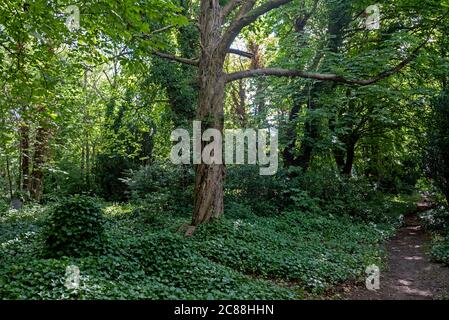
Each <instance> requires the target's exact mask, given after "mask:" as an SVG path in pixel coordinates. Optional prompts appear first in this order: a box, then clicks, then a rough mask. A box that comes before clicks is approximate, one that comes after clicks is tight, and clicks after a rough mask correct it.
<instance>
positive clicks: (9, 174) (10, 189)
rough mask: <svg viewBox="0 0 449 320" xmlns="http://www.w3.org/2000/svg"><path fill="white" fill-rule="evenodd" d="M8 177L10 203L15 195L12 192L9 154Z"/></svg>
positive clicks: (7, 160) (7, 157) (7, 161)
mask: <svg viewBox="0 0 449 320" xmlns="http://www.w3.org/2000/svg"><path fill="white" fill-rule="evenodd" d="M6 176H7V178H8V186H9V198H10V201H12V199H13V197H14V194H13V191H12V179H11V166H10V164H9V155H8V154H6Z"/></svg>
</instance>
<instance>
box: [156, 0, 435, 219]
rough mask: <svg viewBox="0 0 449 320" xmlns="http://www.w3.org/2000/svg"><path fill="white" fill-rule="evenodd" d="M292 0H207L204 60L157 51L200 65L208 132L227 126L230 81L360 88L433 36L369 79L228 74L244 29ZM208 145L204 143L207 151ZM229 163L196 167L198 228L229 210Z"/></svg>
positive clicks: (200, 115)
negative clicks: (284, 80) (282, 80)
mask: <svg viewBox="0 0 449 320" xmlns="http://www.w3.org/2000/svg"><path fill="white" fill-rule="evenodd" d="M290 2H292V0H270V1H265V2H262V3H260V4H259V2H258V1H256V0H230V1H228V2H227V3H226V4H223V5H221V4H220V1H219V0H201V1H200V9H199V16H198V28H199V30H200V35H199V38H200V39H199V41H200V48H201V50H200V54H199V58H198V59H187V58H183V57H177V56H174V55H170V54H165V53H161V52H154V54H156V55H158V56H160V57H163V58H167V59H171V60H174V61H177V62H180V63H184V64H189V65H194V66H197V67H198V83H199V84H198V87H199V101H198V107H197V110H196V117H197V120H200V121H202V126H203V128H202V129H203V130H204V129H208V128H213V129H217V130H219V131H220V132H222V131H223V128H224V96H225V86H226V84H227V83H229V82H231V81H235V80H239V79H245V78H250V77H256V76H278V77H300V78H306V79H315V80H319V81H332V82H337V83H343V84H347V85H354V86H366V85H370V84H374V83H376V82H378V81H380V80H382V79H385V78H387V77H389V76H391V75H393V74H395V73H397V72H399V71H400V70H402V69H403V68H404V67H405V66H406V65H407V64H409V63H410V62H411V61H412V60H413V59H414V58H415V57H416V55H417V53H418V51H419V50H420V49H421V48H422V47H423V46H424V45H425V44H426V43H427V39H426V40H425V41H424V42H423V43H421V44H420V45H419V46H417V47H416V48H414V49H413V50H412V51H411V52H410V54H409V55H408V56H407V58H405V59H404V60H402V61H400V62H398V63H397V64H396V65H395V66H393V67H390V68H388V67H386V70H385V71H383V72H381V73H379V74H377V75H375V76H371V77H369V76H368V77H367V78H366V79H354V78H352V77H345V76H342V75H338V74H335V73H314V72H307V71H303V70H290V69H282V68H263V69H252V70H245V71H240V72H235V73H231V74H227V73H226V72H224V70H223V66H224V63H225V58H226V55H227V54H228V53H233V54H244V53H240V52H238V51H237V50H233V49H231V45H232V44H233V42H234V40H235V39H236V37H237V36H238V35H239V34H240V33H241V31H242V29H244V28H245V27H247V26H249V25H251V24H252V23H254V22H255V21H256V20H257V19H258V18H259V17H261V16H262V15H264V14H267V13H268V12H270V11H272V10H274V9H277V8H279V7H281V6H284V5H287V4H289V3H290ZM204 146H205V144H204V143H203V145H202V150H203V148H204ZM224 176H225V166H224V165H223V164H215V163H212V164H205V163H202V164H199V165H197V166H196V176H195V189H194V192H195V195H194V196H195V201H194V211H193V217H192V225H193V226H197V225H199V224H201V223H204V222H207V221H209V220H211V219H214V218H219V217H220V216H221V215H222V213H223V181H224Z"/></svg>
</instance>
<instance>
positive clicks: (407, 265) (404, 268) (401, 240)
mask: <svg viewBox="0 0 449 320" xmlns="http://www.w3.org/2000/svg"><path fill="white" fill-rule="evenodd" d="M429 246H430V235H429V234H427V233H426V232H425V231H424V229H423V228H422V227H421V226H420V224H419V218H418V216H417V215H416V214H415V215H411V216H408V217H407V218H406V219H405V226H404V227H402V228H401V229H399V231H398V233H397V234H396V236H395V237H394V238H393V239H392V240H391V241H390V243H389V244H388V248H387V249H388V253H389V261H388V266H389V270H387V271H384V272H382V270H381V276H380V290H378V291H376V292H374V291H369V290H367V289H366V288H365V287H364V286H363V287H356V288H352V289H349V290H348V291H349V292H347V293H346V294H345V295H344V298H345V299H350V300H431V299H448V298H449V268H447V267H444V266H443V265H441V264H438V263H434V262H432V261H431V258H430V255H429V254H428V249H429Z"/></svg>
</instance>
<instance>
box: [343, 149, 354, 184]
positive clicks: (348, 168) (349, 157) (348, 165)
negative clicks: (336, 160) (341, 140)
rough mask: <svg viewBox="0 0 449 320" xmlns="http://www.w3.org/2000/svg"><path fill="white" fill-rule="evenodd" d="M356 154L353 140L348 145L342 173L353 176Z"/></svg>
mask: <svg viewBox="0 0 449 320" xmlns="http://www.w3.org/2000/svg"><path fill="white" fill-rule="evenodd" d="M354 155H355V143H354V142H353V141H351V142H349V143H348V144H347V147H346V162H345V165H344V166H343V170H342V174H344V175H346V176H351V173H352V166H353V164H354Z"/></svg>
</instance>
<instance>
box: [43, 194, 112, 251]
mask: <svg viewBox="0 0 449 320" xmlns="http://www.w3.org/2000/svg"><path fill="white" fill-rule="evenodd" d="M42 236H43V238H44V246H45V252H46V256H49V257H59V256H78V257H79V256H83V255H86V254H89V253H95V252H96V251H99V250H101V249H102V246H103V243H104V218H103V216H102V213H101V209H100V206H99V205H98V204H97V201H96V200H95V199H91V198H88V197H85V196H74V197H71V198H69V199H64V200H60V201H59V202H58V203H57V204H56V205H55V206H54V207H53V208H52V209H51V214H50V215H49V217H48V221H47V222H46V227H45V229H44V230H43V232H42Z"/></svg>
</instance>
